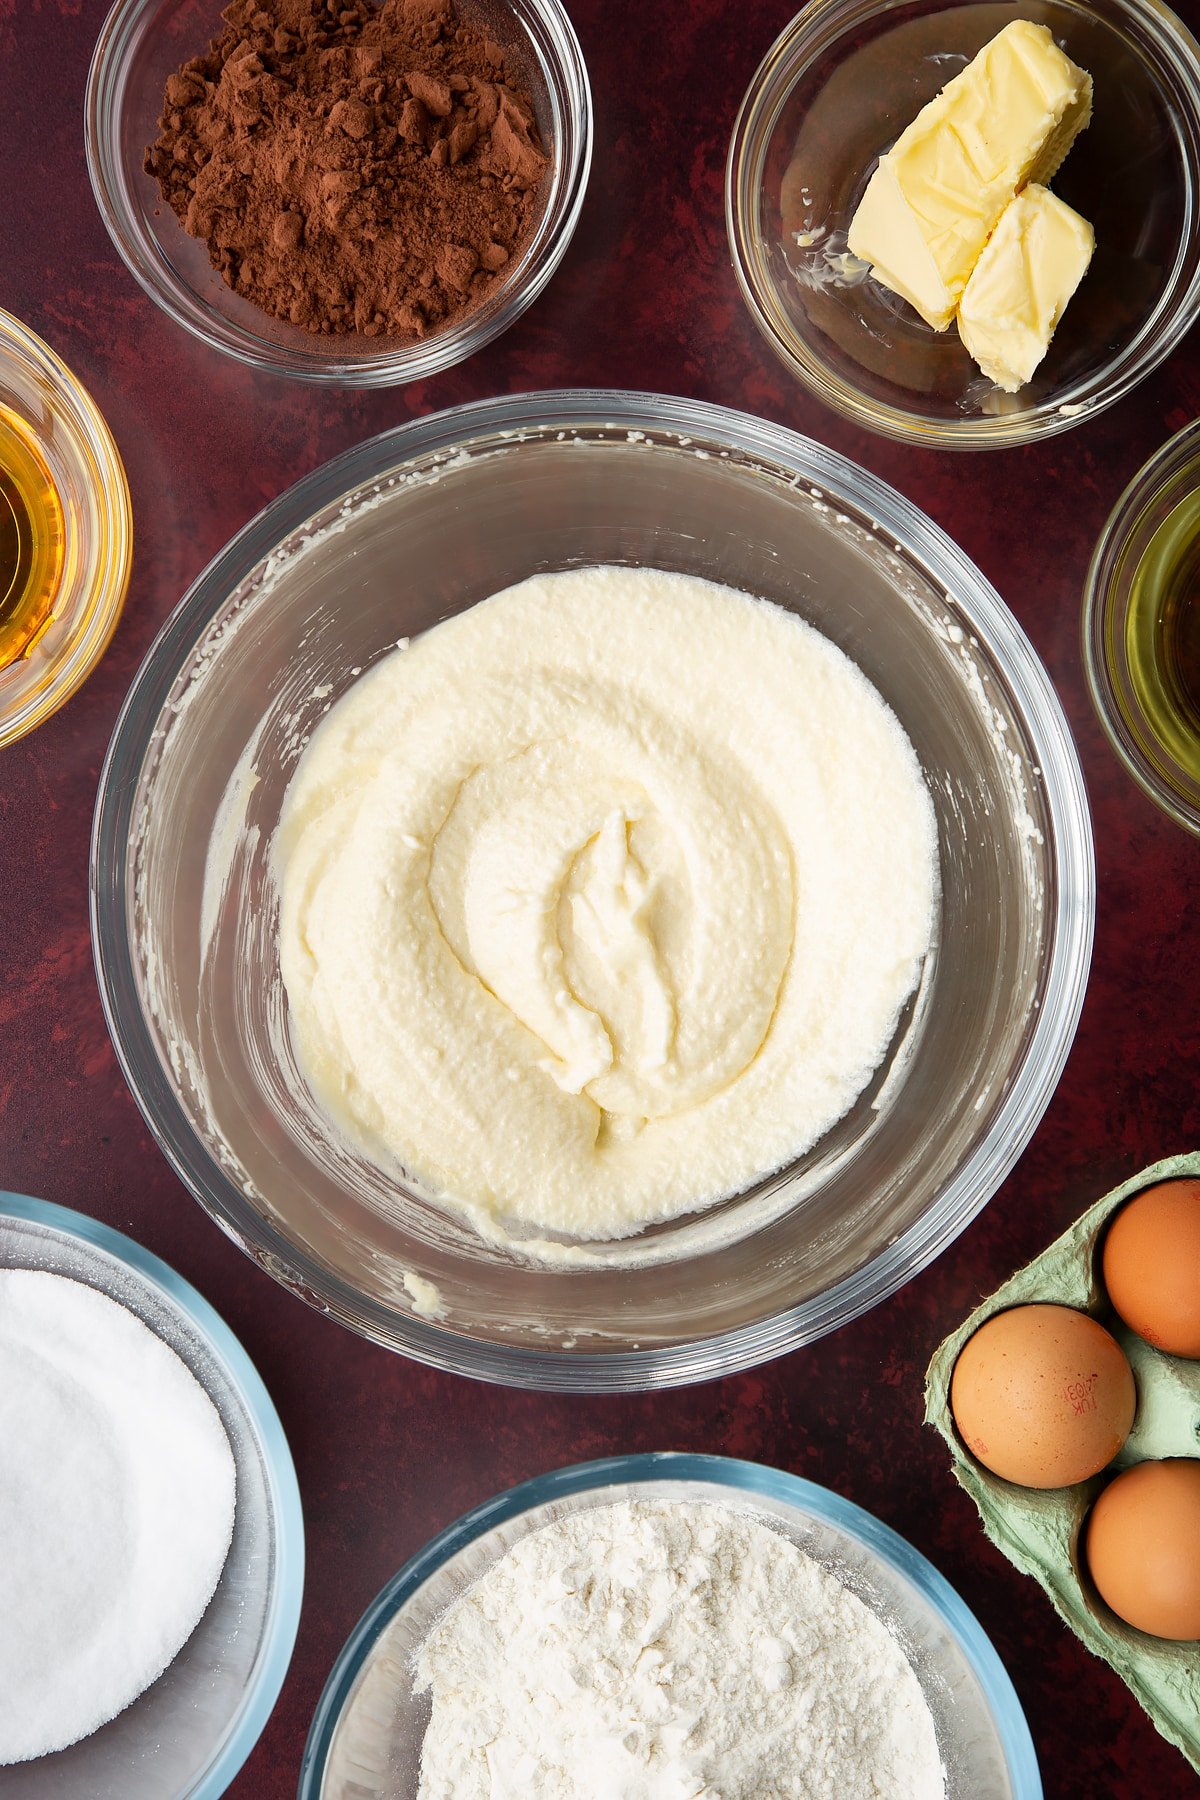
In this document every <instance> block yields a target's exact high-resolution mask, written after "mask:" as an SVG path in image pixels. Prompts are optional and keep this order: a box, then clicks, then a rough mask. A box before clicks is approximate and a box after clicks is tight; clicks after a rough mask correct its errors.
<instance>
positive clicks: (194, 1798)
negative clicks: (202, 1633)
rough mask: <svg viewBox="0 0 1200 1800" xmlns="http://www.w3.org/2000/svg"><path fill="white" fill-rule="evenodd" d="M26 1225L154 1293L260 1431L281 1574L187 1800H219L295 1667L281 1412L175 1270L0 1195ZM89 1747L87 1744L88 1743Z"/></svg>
mask: <svg viewBox="0 0 1200 1800" xmlns="http://www.w3.org/2000/svg"><path fill="white" fill-rule="evenodd" d="M5 1218H14V1219H22V1220H25V1221H26V1222H27V1223H29V1224H32V1225H39V1226H43V1227H45V1228H46V1229H48V1230H50V1231H52V1232H55V1233H56V1234H58V1235H59V1236H61V1237H66V1238H73V1239H75V1240H77V1241H79V1242H82V1243H85V1244H90V1245H92V1246H93V1248H95V1249H97V1250H101V1251H103V1252H104V1253H105V1254H106V1255H108V1256H111V1257H112V1258H113V1259H114V1260H115V1261H117V1262H119V1263H121V1264H123V1265H124V1266H125V1267H126V1268H129V1269H132V1270H133V1272H134V1273H135V1274H136V1275H137V1276H138V1277H139V1278H140V1279H141V1280H142V1281H143V1282H144V1283H145V1285H146V1286H147V1287H149V1288H152V1289H154V1290H155V1291H156V1292H157V1293H159V1294H160V1295H161V1296H162V1297H163V1298H164V1299H165V1300H167V1301H168V1302H169V1303H170V1305H172V1306H173V1307H175V1308H176V1309H177V1310H178V1311H180V1312H182V1313H183V1314H184V1315H185V1317H186V1318H187V1319H188V1320H189V1321H190V1322H191V1323H192V1324H193V1325H195V1326H196V1327H197V1328H198V1330H199V1332H200V1335H201V1336H202V1337H203V1339H204V1340H205V1342H206V1343H207V1344H208V1346H209V1348H210V1349H211V1350H212V1352H213V1354H214V1356H215V1357H216V1358H217V1361H218V1362H219V1363H220V1364H221V1366H222V1367H223V1368H224V1369H225V1371H226V1373H227V1374H228V1375H229V1376H230V1377H231V1379H232V1381H233V1383H234V1386H235V1387H236V1389H237V1391H238V1394H239V1397H240V1398H241V1400H242V1402H243V1403H244V1405H245V1408H246V1412H247V1415H248V1417H249V1418H250V1420H251V1423H252V1424H253V1426H254V1430H255V1434H256V1437H257V1440H258V1444H259V1447H260V1449H261V1451H262V1457H263V1468H264V1470H265V1473H266V1477H267V1488H268V1492H269V1494H270V1498H271V1509H272V1512H273V1514H274V1519H275V1533H276V1552H277V1554H276V1572H275V1581H274V1583H273V1586H272V1592H271V1610H270V1614H269V1617H268V1624H267V1628H266V1631H265V1632H264V1634H263V1649H262V1652H261V1654H260V1656H259V1659H258V1662H257V1664H256V1666H255V1668H254V1670H253V1672H252V1676H251V1679H250V1682H249V1684H248V1685H247V1687H246V1689H245V1692H244V1693H243V1695H242V1701H241V1705H240V1707H239V1710H238V1713H237V1715H236V1718H235V1721H234V1723H233V1725H232V1726H231V1727H230V1729H229V1730H228V1732H227V1733H226V1737H225V1741H224V1743H223V1744H222V1745H221V1747H220V1748H219V1750H218V1751H217V1753H216V1755H215V1756H214V1757H213V1758H212V1759H211V1761H210V1762H209V1763H208V1765H207V1767H206V1768H205V1769H204V1770H202V1771H201V1772H200V1775H199V1779H198V1780H197V1781H195V1782H194V1783H193V1785H192V1786H191V1788H190V1789H189V1790H188V1800H220V1796H221V1795H222V1794H224V1793H225V1791H226V1789H227V1788H228V1787H229V1785H230V1783H231V1782H232V1781H233V1779H234V1776H235V1775H236V1774H237V1773H238V1771H239V1769H241V1768H242V1766H243V1764H244V1763H245V1762H246V1759H247V1758H248V1757H249V1755H250V1752H251V1751H252V1750H253V1748H254V1746H255V1744H257V1742H258V1740H259V1738H260V1737H261V1736H262V1733H263V1730H264V1728H265V1726H266V1724H267V1720H268V1719H269V1718H270V1716H271V1713H272V1711H273V1710H274V1707H275V1702H276V1701H277V1700H278V1698H279V1693H280V1690H281V1688H282V1687H283V1682H284V1677H285V1676H286V1674H287V1671H288V1666H289V1664H290V1663H291V1659H292V1652H293V1650H294V1648H295V1644H296V1634H297V1631H298V1629H299V1624H300V1606H301V1601H302V1599H303V1595H304V1557H305V1551H304V1514H303V1510H302V1507H301V1503H300V1486H299V1483H298V1481H297V1479H296V1468H295V1464H294V1463H293V1461H292V1453H291V1450H290V1448H289V1445H288V1441H287V1437H286V1435H285V1433H284V1429H283V1425H282V1423H281V1421H280V1418H279V1414H278V1413H277V1412H276V1410H275V1404H274V1402H273V1401H272V1399H271V1396H270V1394H269V1393H268V1392H267V1388H266V1385H265V1383H264V1382H263V1379H262V1376H261V1375H260V1374H259V1372H258V1370H257V1369H256V1368H255V1366H254V1364H253V1362H252V1361H251V1360H250V1357H249V1355H248V1354H247V1352H246V1351H245V1349H244V1348H243V1347H242V1344H241V1342H240V1341H239V1339H238V1338H236V1337H235V1336H234V1334H233V1332H232V1331H231V1330H230V1328H229V1326H228V1325H227V1324H226V1323H225V1321H224V1319H223V1318H222V1317H221V1315H220V1314H219V1313H218V1312H217V1311H216V1310H215V1308H214V1307H213V1306H211V1305H210V1304H209V1302H208V1301H207V1300H206V1299H205V1298H204V1296H203V1295H202V1294H201V1293H199V1292H198V1291H197V1290H196V1289H195V1288H194V1287H193V1286H192V1285H191V1283H190V1282H189V1281H185V1280H184V1278H183V1276H182V1275H180V1274H178V1273H177V1272H176V1270H174V1269H173V1268H172V1267H171V1266H170V1264H169V1263H165V1262H163V1260H162V1259H161V1257H158V1256H155V1255H154V1253H153V1251H151V1250H147V1249H145V1248H144V1246H143V1245H141V1244H139V1243H137V1242H136V1241H135V1240H134V1239H133V1238H130V1237H126V1235H125V1233H124V1232H121V1231H117V1230H115V1229H114V1228H113V1227H112V1226H111V1225H105V1224H103V1223H102V1222H101V1221H100V1220H99V1219H93V1218H91V1217H90V1216H89V1215H88V1214H87V1213H81V1212H76V1211H74V1210H73V1209H72V1208H70V1207H66V1206H59V1205H57V1204H55V1202H53V1201H51V1200H39V1199H36V1198H34V1196H32V1195H30V1194H17V1193H12V1192H10V1191H8V1190H7V1189H0V1220H2V1219H5ZM83 1741H86V1740H83Z"/></svg>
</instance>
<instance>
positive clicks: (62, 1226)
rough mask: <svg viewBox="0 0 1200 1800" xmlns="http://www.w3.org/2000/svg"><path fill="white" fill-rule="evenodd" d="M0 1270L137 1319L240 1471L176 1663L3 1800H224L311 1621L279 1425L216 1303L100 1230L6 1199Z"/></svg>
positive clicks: (292, 1477)
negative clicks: (62, 1285)
mask: <svg viewBox="0 0 1200 1800" xmlns="http://www.w3.org/2000/svg"><path fill="white" fill-rule="evenodd" d="M0 1269H45V1270H48V1271H49V1272H50V1273H52V1274H55V1275H65V1276H68V1277H69V1278H70V1279H71V1280H73V1281H82V1282H84V1283H85V1284H86V1285H87V1286H88V1287H92V1288H95V1289H96V1290H97V1292H99V1293H102V1294H107V1295H108V1297H109V1298H110V1299H112V1300H116V1301H117V1302H119V1304H120V1305H121V1306H124V1307H127V1308H128V1309H129V1311H130V1312H132V1313H133V1314H134V1316H135V1317H136V1318H139V1319H141V1321H142V1323H143V1324H145V1325H147V1326H148V1327H149V1328H150V1330H151V1331H153V1332H154V1333H155V1334H156V1335H157V1336H158V1337H160V1338H161V1339H162V1340H163V1342H164V1343H165V1344H168V1345H169V1346H170V1348H171V1349H172V1350H174V1352H175V1354H176V1355H177V1356H178V1357H180V1358H181V1359H182V1361H183V1362H184V1363H186V1365H187V1367H188V1368H189V1369H190V1370H191V1373H192V1374H193V1375H194V1376H195V1377H196V1380H197V1381H198V1382H199V1383H200V1384H201V1386H202V1387H203V1388H204V1391H205V1392H206V1393H207V1395H208V1397H209V1399H210V1400H211V1401H212V1403H213V1405H214V1406H215V1407H216V1409H217V1411H218V1412H219V1413H220V1415H221V1423H222V1424H223V1425H224V1427H225V1430H226V1432H227V1433H228V1436H229V1442H230V1446H231V1448H232V1450H233V1455H234V1462H235V1465H236V1470H237V1506H236V1511H235V1515H234V1526H233V1542H232V1544H231V1545H230V1549H229V1556H228V1558H227V1559H226V1563H225V1567H224V1569H223V1570H222V1572H221V1579H220V1581H219V1582H218V1583H217V1590H216V1592H215V1594H214V1595H213V1597H212V1599H211V1600H210V1601H209V1604H208V1608H207V1610H206V1612H205V1614H204V1617H203V1618H202V1619H201V1621H200V1623H199V1624H198V1625H197V1627H196V1629H195V1631H194V1632H193V1633H192V1635H191V1637H190V1638H189V1639H188V1641H187V1643H186V1644H185V1645H184V1646H183V1649H182V1650H181V1651H180V1652H179V1654H178V1656H177V1657H176V1658H175V1660H174V1661H173V1662H172V1663H171V1664H170V1665H169V1666H168V1668H167V1669H166V1670H165V1672H164V1673H163V1674H162V1675H160V1676H159V1678H158V1680H157V1681H156V1682H154V1683H153V1685H152V1686H151V1687H148V1688H147V1689H146V1691H145V1693H144V1694H142V1695H140V1696H139V1698H138V1699H136V1700H135V1701H134V1702H133V1705H132V1706H128V1707H126V1709H125V1711H124V1712H122V1713H118V1714H117V1717H116V1718H115V1719H112V1720H110V1722H109V1723H108V1724H107V1725H102V1726H101V1727H100V1729H99V1731H94V1732H93V1733H92V1735H91V1736H90V1737H86V1738H83V1739H81V1740H80V1742H79V1743H77V1744H72V1745H71V1746H70V1747H69V1748H68V1749H66V1750H59V1751H56V1752H55V1754H54V1755H53V1756H42V1757H39V1758H37V1759H36V1761H34V1762H27V1763H15V1764H11V1765H10V1766H9V1767H7V1768H5V1769H3V1770H0V1792H3V1794H4V1800H219V1796H220V1795H222V1794H223V1793H224V1792H225V1790H226V1788H227V1787H228V1786H229V1784H230V1782H231V1781H232V1780H233V1778H234V1776H235V1775H236V1774H237V1772H238V1770H239V1769H240V1768H241V1766H242V1764H243V1763H244V1762H245V1760H246V1758H247V1757H248V1756H249V1754H250V1752H251V1750H252V1749H253V1748H254V1745H255V1744H256V1743H257V1741H258V1738H259V1734H260V1733H261V1731H262V1729H263V1726H264V1725H265V1724H266V1722H267V1719H268V1718H269V1717H270V1713H271V1708H272V1707H273V1706H274V1704H275V1702H276V1700H277V1699H278V1697H279V1690H280V1688H281V1687H282V1686H283V1678H284V1676H285V1675H286V1673H287V1668H288V1663H289V1662H290V1661H291V1655H292V1646H293V1645H294V1643H295V1641H296V1628H297V1626H298V1624H299V1622H300V1597H301V1594H302V1592H303V1588H304V1521H303V1518H302V1517H301V1513H300V1491H299V1489H298V1487H297V1485H296V1473H295V1470H294V1469H293V1467H292V1459H291V1455H290V1453H289V1451H288V1447H287V1439H286V1438H285V1437H284V1435H283V1427H282V1426H281V1425H280V1423H279V1417H278V1414H277V1413H276V1411H275V1408H274V1406H273V1405H272V1404H271V1399H270V1396H269V1394H268V1393H267V1390H266V1388H265V1387H264V1386H263V1384H262V1380H261V1378H260V1377H259V1374H258V1371H257V1370H256V1369H255V1367H254V1365H253V1363H252V1362H251V1361H250V1359H249V1357H248V1356H247V1355H246V1352H245V1351H244V1350H243V1349H242V1346H241V1345H240V1344H239V1343H238V1341H237V1339H236V1338H235V1337H234V1335H233V1333H232V1332H231V1331H230V1329H229V1327H228V1325H226V1324H225V1322H224V1320H223V1319H221V1318H220V1317H219V1316H218V1314H216V1313H215V1312H214V1311H213V1309H212V1307H211V1306H210V1305H209V1304H208V1302H207V1300H204V1299H202V1298H201V1296H200V1295H199V1294H198V1293H197V1292H196V1290H195V1288H193V1287H190V1286H189V1285H188V1283H187V1282H186V1281H184V1280H182V1279H181V1277H180V1276H178V1275H177V1274H176V1273H175V1271H174V1270H173V1269H171V1268H168V1266H167V1264H166V1263H164V1262H160V1261H159V1259H158V1257H157V1256H151V1254H150V1252H149V1251H148V1250H143V1249H142V1247H141V1245H140V1244H135V1243H133V1241H132V1240H131V1239H130V1238H127V1237H123V1236H122V1234H121V1233H120V1232H119V1231H112V1230H110V1229H109V1227H108V1226H107V1225H101V1224H100V1223H99V1222H98V1221H97V1220H96V1219H89V1218H87V1217H85V1216H84V1214H82V1213H76V1212H70V1211H68V1209H67V1208H66V1207H63V1206H52V1205H50V1204H49V1202H47V1201H44V1200H31V1199H28V1198H27V1197H26V1196H25V1195H23V1194H6V1193H0ZM7 1549H8V1547H7V1546H6V1553H7Z"/></svg>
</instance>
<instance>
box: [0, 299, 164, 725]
mask: <svg viewBox="0 0 1200 1800" xmlns="http://www.w3.org/2000/svg"><path fill="white" fill-rule="evenodd" d="M0 407H5V408H7V409H8V410H9V411H10V412H13V413H15V414H16V415H17V416H18V418H19V419H21V420H22V421H23V423H24V424H25V426H27V427H28V430H29V433H30V435H31V436H32V438H33V440H34V443H35V444H36V446H37V449H38V450H39V451H40V453H41V456H42V459H43V461H44V462H45V463H46V466H47V467H48V469H49V471H50V474H51V476H52V478H53V481H54V485H55V487H56V488H57V490H58V497H59V500H60V502H61V504H62V510H63V539H64V542H63V562H62V571H61V574H60V577H59V584H58V594H57V597H56V599H55V602H54V616H53V618H52V620H51V623H50V625H49V627H48V628H47V630H46V631H45V632H44V633H43V635H42V636H41V637H40V638H39V639H38V641H37V643H36V644H35V645H34V647H33V649H32V650H31V651H30V652H29V654H28V655H27V656H24V657H22V658H21V659H20V661H18V662H14V663H10V665H9V666H8V668H6V669H0V747H2V746H3V745H5V744H11V743H13V742H14V740H15V739H17V738H19V737H23V736H24V735H25V733H26V732H27V731H32V730H33V728H34V726H35V725H40V724H41V723H42V721H43V719H48V718H49V717H50V715H51V713H55V712H57V711H58V709H59V707H60V706H62V705H63V703H64V702H65V701H67V700H69V699H70V697H71V695H72V694H73V693H74V692H75V690H76V688H77V687H79V685H80V684H81V682H83V681H85V680H86V679H87V677H88V675H90V674H91V672H92V670H93V669H94V668H95V666H96V664H97V663H98V662H99V660H100V658H101V656H103V654H104V651H105V649H106V648H107V645H108V641H109V639H110V638H111V637H112V634H113V632H114V631H115V629H116V625H117V620H118V618H119V617H120V615H121V607H122V606H123V605H124V602H125V592H126V589H127V588H128V586H129V569H130V562H131V559H132V555H133V515H132V513H131V511H130V506H129V488H128V486H127V485H126V481H125V470H124V468H123V467H122V465H121V458H120V455H119V453H118V451H117V446H116V444H115V443H114V442H113V439H112V433H111V432H110V431H109V429H108V426H107V425H106V424H105V422H104V419H103V418H102V416H101V414H100V412H99V410H98V409H97V407H96V405H95V402H94V401H93V400H92V398H91V396H90V394H88V392H87V390H86V389H85V388H83V387H81V386H80V384H79V382H78V381H76V379H75V377H74V376H73V375H72V373H71V371H70V370H69V369H68V368H67V366H66V364H65V363H63V362H61V361H60V360H59V358H58V357H57V356H56V355H55V354H54V352H53V350H51V348H50V346H49V345H48V344H44V343H43V342H42V340H41V338H40V337H38V336H36V335H35V333H34V332H32V331H30V329H29V327H28V326H27V325H22V324H21V322H20V320H19V319H14V318H13V317H12V315H11V314H10V313H6V312H0Z"/></svg>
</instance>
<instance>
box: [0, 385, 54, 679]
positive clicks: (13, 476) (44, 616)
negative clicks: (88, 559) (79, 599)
mask: <svg viewBox="0 0 1200 1800" xmlns="http://www.w3.org/2000/svg"><path fill="white" fill-rule="evenodd" d="M64 536H65V534H64V522H63V507H62V501H61V500H60V499H59V495H58V489H57V488H56V487H55V485H54V478H53V476H52V475H51V473H50V470H49V468H48V467H47V465H46V462H45V459H44V458H43V456H42V454H41V451H40V450H39V449H38V447H37V444H36V443H35V441H34V438H33V435H32V433H31V432H30V429H29V427H28V425H27V424H26V423H25V421H24V420H23V419H22V418H21V417H20V416H19V415H18V414H17V413H14V412H12V411H10V410H9V408H8V407H6V406H0V669H7V668H8V667H9V666H10V664H12V663H15V662H19V661H20V660H21V658H22V657H26V656H28V655H29V653H30V651H31V650H32V649H33V647H34V645H35V644H36V643H37V642H38V640H39V638H41V637H42V635H43V633H44V632H45V631H46V628H47V627H48V625H49V624H50V621H51V620H52V619H53V617H54V603H55V601H56V599H57V598H58V591H59V585H60V582H61V578H62V567H63V544H64Z"/></svg>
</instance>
